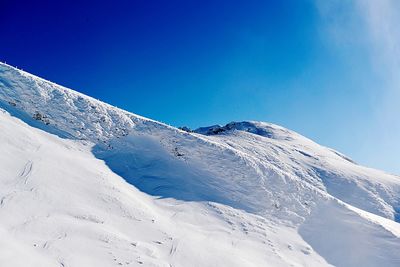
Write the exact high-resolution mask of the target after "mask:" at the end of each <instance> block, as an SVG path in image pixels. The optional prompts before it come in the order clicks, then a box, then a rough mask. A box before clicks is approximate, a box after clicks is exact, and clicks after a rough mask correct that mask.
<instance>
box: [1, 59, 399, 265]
mask: <svg viewBox="0 0 400 267" xmlns="http://www.w3.org/2000/svg"><path fill="white" fill-rule="evenodd" d="M0 148H1V153H0V233H1V237H2V238H0V266H24V267H26V266H63V267H70V266H175V267H178V266H185V267H187V266H332V265H333V266H400V224H399V222H400V177H399V176H395V175H391V174H387V173H385V172H382V171H378V170H374V169H370V168H366V167H363V166H360V165H357V164H356V163H354V162H353V161H352V160H350V159H349V158H347V157H346V156H344V155H342V154H340V153H339V152H336V151H334V150H332V149H329V148H326V147H322V146H320V145H318V144H316V143H314V142H313V141H311V140H309V139H307V138H305V137H303V136H301V135H299V134H297V133H295V132H293V131H290V130H287V129H285V128H282V127H280V126H277V125H273V124H269V123H263V122H233V123H229V124H227V125H225V126H212V127H205V128H199V129H197V130H195V131H194V132H186V131H182V130H179V129H177V128H174V127H170V126H167V125H164V124H162V123H159V122H156V121H153V120H150V119H146V118H143V117H140V116H137V115H135V114H132V113H129V112H126V111H123V110H120V109H118V108H115V107H112V106H110V105H108V104H105V103H102V102H100V101H98V100H95V99H93V98H90V97H88V96H85V95H82V94H80V93H77V92H75V91H72V90H70V89H67V88H64V87H62V86H59V85H56V84H54V83H51V82H48V81H45V80H43V79H40V78H38V77H36V76H33V75H30V74H28V73H26V72H23V71H20V70H17V69H15V68H13V67H10V66H8V65H6V64H2V63H0Z"/></svg>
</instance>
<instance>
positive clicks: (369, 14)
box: [315, 0, 400, 163]
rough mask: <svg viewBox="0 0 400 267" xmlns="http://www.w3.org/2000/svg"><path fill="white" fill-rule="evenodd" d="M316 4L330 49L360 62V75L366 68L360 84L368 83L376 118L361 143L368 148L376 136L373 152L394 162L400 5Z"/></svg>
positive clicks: (398, 130)
mask: <svg viewBox="0 0 400 267" xmlns="http://www.w3.org/2000/svg"><path fill="white" fill-rule="evenodd" d="M315 3H316V6H317V7H318V10H319V12H320V16H321V20H322V24H321V25H322V26H321V27H322V29H321V32H322V34H323V35H324V36H323V38H324V39H325V41H326V42H329V45H331V47H333V49H343V47H345V49H346V56H347V57H349V58H350V59H349V61H351V60H352V59H351V57H354V58H355V61H360V60H362V62H363V63H357V64H355V66H356V67H357V68H359V69H360V70H362V71H363V69H364V70H370V71H365V73H364V74H361V75H360V77H359V82H360V85H361V84H363V83H365V82H367V84H368V83H370V84H369V85H367V87H369V88H368V90H365V92H366V93H367V92H368V93H369V94H370V97H371V98H372V100H371V101H372V102H373V103H374V105H373V110H372V114H374V115H373V116H372V117H371V118H370V119H369V123H370V127H369V128H370V129H371V132H372V134H371V135H370V136H367V134H366V137H365V138H366V140H365V142H364V143H365V144H371V142H374V140H373V139H374V138H375V139H376V142H377V145H376V147H375V148H371V150H375V152H376V153H380V154H381V153H387V154H390V155H391V156H392V161H393V163H394V161H396V154H397V151H399V149H400V142H397V143H394V142H393V140H398V138H396V136H400V124H399V123H398V117H399V114H400V75H399V74H400V27H398V25H400V2H398V1H394V0H379V1H377V0H354V1H338V0H332V1H322V0H321V1H320V0H317V1H316V2H315ZM356 55H357V56H356ZM360 55H361V56H360ZM365 63H367V66H365V65H363V64H365ZM362 71H361V72H362ZM388 140H392V141H388ZM373 152H374V151H368V153H373ZM397 156H398V154H397ZM386 163H387V159H386Z"/></svg>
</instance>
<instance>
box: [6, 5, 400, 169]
mask: <svg viewBox="0 0 400 267" xmlns="http://www.w3.org/2000/svg"><path fill="white" fill-rule="evenodd" d="M60 2H62V1H18V0H1V1H0V10H1V16H0V60H1V61H3V62H4V61H6V62H7V63H9V64H11V65H14V66H18V67H19V68H22V69H24V70H26V71H28V72H31V73H33V74H36V75H38V76H41V77H44V78H46V79H49V80H51V81H54V82H56V83H59V84H61V85H64V86H67V87H70V88H73V89H75V90H78V91H80V92H83V93H85V94H88V95H90V96H93V97H95V98H98V99H101V100H103V101H106V102H109V103H111V104H113V105H116V106H118V107H121V108H124V109H126V110H129V111H132V112H134V113H136V114H140V115H143V116H146V117H150V118H153V119H156V120H159V121H163V122H166V123H169V124H172V125H175V126H182V125H187V126H190V127H198V126H205V125H211V124H217V123H219V124H223V123H227V122H230V121H234V120H235V121H238V120H261V121H268V122H273V123H277V124H280V125H283V126H285V127H288V128H290V129H293V130H296V131H298V132H299V133H301V134H303V135H305V136H307V137H310V138H311V139H313V140H315V141H317V142H318V143H321V144H323V145H327V146H330V147H333V148H335V149H337V150H339V151H341V152H343V153H345V154H347V155H349V156H350V157H352V158H353V159H355V160H356V161H358V162H360V163H362V164H365V165H368V166H372V167H377V168H381V169H384V170H387V171H390V172H395V173H400V141H399V137H400V123H399V116H400V89H399V85H400V83H399V78H397V76H400V75H398V73H400V72H399V70H400V67H399V62H400V56H399V53H400V52H399V49H400V48H399V47H400V43H399V38H400V37H398V36H400V32H399V30H398V26H397V25H400V19H399V11H397V10H400V8H399V4H397V3H396V2H395V1H394V0H393V1H392V0H382V1H374V0H353V1H350V0H348V1H339V0H286V1H276V0H275V1H272V0H271V1H267V0H263V1H228V0H225V1H224V0H220V1H214V0H213V1H211V0H210V1H208V0H181V1H172V0H171V1H150V0H141V1H139V0H136V1H134V0H132V1H117V0H115V1H85V3H80V2H83V1H75V2H74V1H63V2H65V3H60Z"/></svg>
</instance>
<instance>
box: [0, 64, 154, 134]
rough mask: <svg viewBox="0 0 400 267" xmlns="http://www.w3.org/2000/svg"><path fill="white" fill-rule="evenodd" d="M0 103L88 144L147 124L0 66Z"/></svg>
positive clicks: (44, 81)
mask: <svg viewBox="0 0 400 267" xmlns="http://www.w3.org/2000/svg"><path fill="white" fill-rule="evenodd" d="M0 88H1V90H0V100H1V101H3V102H4V103H5V104H8V105H11V106H13V107H15V108H16V109H17V110H20V111H23V112H25V113H26V114H27V115H28V116H31V117H32V118H34V119H35V120H38V121H42V122H43V123H44V124H46V125H50V126H51V127H54V128H56V129H58V130H60V131H61V134H65V136H68V137H73V138H77V139H83V140H89V141H92V142H98V141H107V140H109V139H111V138H114V137H122V136H126V135H127V134H128V132H129V131H130V129H132V127H133V126H134V125H135V123H136V122H137V121H139V120H141V121H151V120H148V119H145V118H143V117H140V116H137V115H134V114H131V113H129V112H126V111H123V110H121V109H118V108H115V107H113V106H110V105H108V104H106V103H103V102H101V101H98V100H95V99H93V98H91V97H88V96H86V95H83V94H81V93H78V92H76V91H73V90H70V89H67V88H65V87H62V86H60V85H57V84H54V83H52V82H49V81H46V80H44V79H41V78H38V77H36V76H34V75H31V74H29V73H27V72H24V71H21V70H18V69H15V68H13V67H11V66H9V65H6V64H4V63H0Z"/></svg>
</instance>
